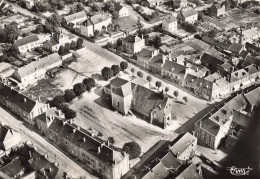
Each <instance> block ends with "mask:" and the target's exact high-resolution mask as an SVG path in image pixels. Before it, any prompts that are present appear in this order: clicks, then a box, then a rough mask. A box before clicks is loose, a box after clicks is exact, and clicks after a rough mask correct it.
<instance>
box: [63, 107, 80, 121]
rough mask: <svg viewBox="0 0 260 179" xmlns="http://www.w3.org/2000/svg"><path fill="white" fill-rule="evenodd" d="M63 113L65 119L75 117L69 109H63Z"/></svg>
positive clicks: (74, 113)
mask: <svg viewBox="0 0 260 179" xmlns="http://www.w3.org/2000/svg"><path fill="white" fill-rule="evenodd" d="M63 113H64V114H65V118H66V119H73V118H75V117H77V113H76V112H75V111H74V110H72V109H70V108H67V109H65V111H63Z"/></svg>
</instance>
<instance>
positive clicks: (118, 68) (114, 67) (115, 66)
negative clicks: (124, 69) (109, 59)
mask: <svg viewBox="0 0 260 179" xmlns="http://www.w3.org/2000/svg"><path fill="white" fill-rule="evenodd" d="M111 69H112V70H113V75H114V76H116V75H118V74H119V72H120V67H119V65H112V67H111Z"/></svg>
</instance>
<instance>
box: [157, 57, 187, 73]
mask: <svg viewBox="0 0 260 179" xmlns="http://www.w3.org/2000/svg"><path fill="white" fill-rule="evenodd" d="M162 68H163V69H164V70H166V71H171V72H174V73H175V74H182V75H184V74H185V70H186V68H187V67H185V66H183V65H180V64H178V63H175V62H173V61H168V60H166V61H165V63H164V64H163V67H162Z"/></svg>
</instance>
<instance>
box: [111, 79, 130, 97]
mask: <svg viewBox="0 0 260 179" xmlns="http://www.w3.org/2000/svg"><path fill="white" fill-rule="evenodd" d="M133 88H134V86H133V85H132V84H131V83H130V82H128V83H126V84H124V85H122V86H120V87H118V88H113V89H112V93H115V94H117V95H119V96H121V97H126V96H128V95H129V94H131V93H132V90H133Z"/></svg>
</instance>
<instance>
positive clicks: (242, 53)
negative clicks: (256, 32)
mask: <svg viewBox="0 0 260 179" xmlns="http://www.w3.org/2000/svg"><path fill="white" fill-rule="evenodd" d="M248 54H249V52H248V51H245V50H242V51H241V53H240V54H239V56H240V57H242V58H243V59H245V58H246V56H247V55H248Z"/></svg>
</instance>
